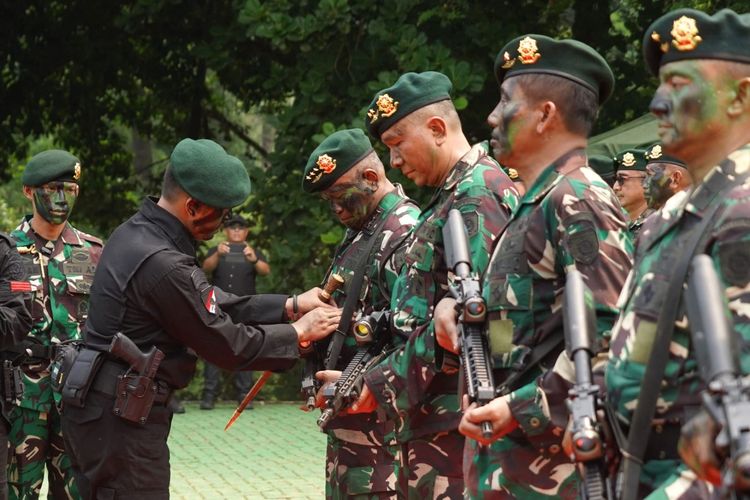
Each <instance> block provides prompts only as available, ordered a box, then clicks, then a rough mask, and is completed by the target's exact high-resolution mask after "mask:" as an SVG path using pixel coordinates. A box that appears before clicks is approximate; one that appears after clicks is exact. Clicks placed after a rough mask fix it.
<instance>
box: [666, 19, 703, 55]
mask: <svg viewBox="0 0 750 500" xmlns="http://www.w3.org/2000/svg"><path fill="white" fill-rule="evenodd" d="M669 33H670V34H671V35H672V45H674V48H676V49H677V50H679V51H687V50H693V49H695V47H697V46H698V44H699V43H700V42H702V41H703V39H702V38H701V37H700V36H698V26H697V25H696V23H695V19H693V18H692V17H687V16H682V17H681V18H679V19H677V20H675V22H674V23H673V24H672V31H670V32H669Z"/></svg>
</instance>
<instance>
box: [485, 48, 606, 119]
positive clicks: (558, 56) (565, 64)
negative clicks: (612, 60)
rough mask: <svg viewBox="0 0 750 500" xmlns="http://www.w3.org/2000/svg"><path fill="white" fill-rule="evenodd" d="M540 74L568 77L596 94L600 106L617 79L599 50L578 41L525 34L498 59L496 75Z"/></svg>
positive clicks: (500, 76) (498, 78)
mask: <svg viewBox="0 0 750 500" xmlns="http://www.w3.org/2000/svg"><path fill="white" fill-rule="evenodd" d="M533 73H541V74H547V75H555V76H560V77H563V78H567V79H568V80H571V81H573V82H576V83H578V84H580V85H583V86H584V87H586V88H587V89H589V90H591V91H592V92H594V94H596V96H597V98H598V99H599V104H600V105H601V104H602V103H603V102H604V101H606V100H607V98H608V97H609V96H610V95H611V94H612V89H613V88H614V86H615V77H614V75H613V74H612V70H611V69H610V68H609V65H608V64H607V61H605V60H604V58H603V57H602V56H600V55H599V53H598V52H597V51H595V50H594V49H592V48H591V47H589V46H588V45H586V44H585V43H583V42H579V41H578V40H555V39H554V38H550V37H548V36H544V35H523V36H519V37H518V38H515V39H513V40H511V41H510V42H508V43H507V44H506V45H505V47H503V48H502V49H500V52H499V53H498V54H497V58H496V59H495V76H496V78H497V82H498V83H499V84H501V85H502V83H503V81H504V80H505V79H506V78H509V77H511V76H516V75H522V74H533Z"/></svg>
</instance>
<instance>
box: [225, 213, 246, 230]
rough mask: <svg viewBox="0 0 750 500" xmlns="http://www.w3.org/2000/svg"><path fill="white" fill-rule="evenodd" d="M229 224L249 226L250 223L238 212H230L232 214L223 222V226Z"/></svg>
mask: <svg viewBox="0 0 750 500" xmlns="http://www.w3.org/2000/svg"><path fill="white" fill-rule="evenodd" d="M229 226H242V227H250V224H249V223H248V222H247V219H245V218H244V217H243V216H241V215H240V214H232V216H231V217H230V218H228V219H227V220H226V221H225V222H224V227H229Z"/></svg>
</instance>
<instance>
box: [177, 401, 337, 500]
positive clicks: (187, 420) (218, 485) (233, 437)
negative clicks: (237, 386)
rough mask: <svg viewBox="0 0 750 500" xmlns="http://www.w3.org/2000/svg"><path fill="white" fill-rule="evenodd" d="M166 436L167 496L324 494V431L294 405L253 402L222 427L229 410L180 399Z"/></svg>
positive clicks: (224, 406)
mask: <svg viewBox="0 0 750 500" xmlns="http://www.w3.org/2000/svg"><path fill="white" fill-rule="evenodd" d="M186 407H187V412H186V413H185V414H183V415H175V416H174V419H173V420H172V432H171V434H170V436H169V447H170V450H171V453H172V454H171V463H172V482H171V493H172V495H171V496H172V498H173V499H176V500H182V499H185V500H187V499H190V500H192V499H198V498H207V499H208V498H210V499H219V498H227V499H236V498H247V499H261V498H275V499H279V498H289V499H320V498H324V470H323V469H324V456H325V435H324V434H323V433H321V432H320V431H318V428H317V426H316V425H315V419H316V418H317V415H316V414H311V413H305V412H302V411H300V410H299V409H298V405H294V404H286V403H278V404H266V405H259V404H257V403H256V404H255V409H254V410H245V411H244V412H243V413H242V415H241V416H240V418H239V420H237V422H235V423H234V425H233V426H232V427H231V428H230V429H229V430H228V431H227V432H224V426H225V425H226V423H227V420H229V417H230V416H231V415H232V412H233V411H234V406H233V405H231V404H229V403H226V404H222V405H217V407H216V408H215V409H214V410H211V411H205V410H203V411H202V410H200V409H199V408H198V406H197V404H190V403H187V404H186Z"/></svg>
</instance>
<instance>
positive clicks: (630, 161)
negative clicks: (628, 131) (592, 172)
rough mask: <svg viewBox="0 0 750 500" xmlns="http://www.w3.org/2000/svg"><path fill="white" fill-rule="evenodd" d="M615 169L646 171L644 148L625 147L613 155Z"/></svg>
mask: <svg viewBox="0 0 750 500" xmlns="http://www.w3.org/2000/svg"><path fill="white" fill-rule="evenodd" d="M615 169H616V170H640V171H641V172H645V171H646V151H645V150H644V149H626V150H624V151H620V152H619V153H617V155H616V156H615Z"/></svg>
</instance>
